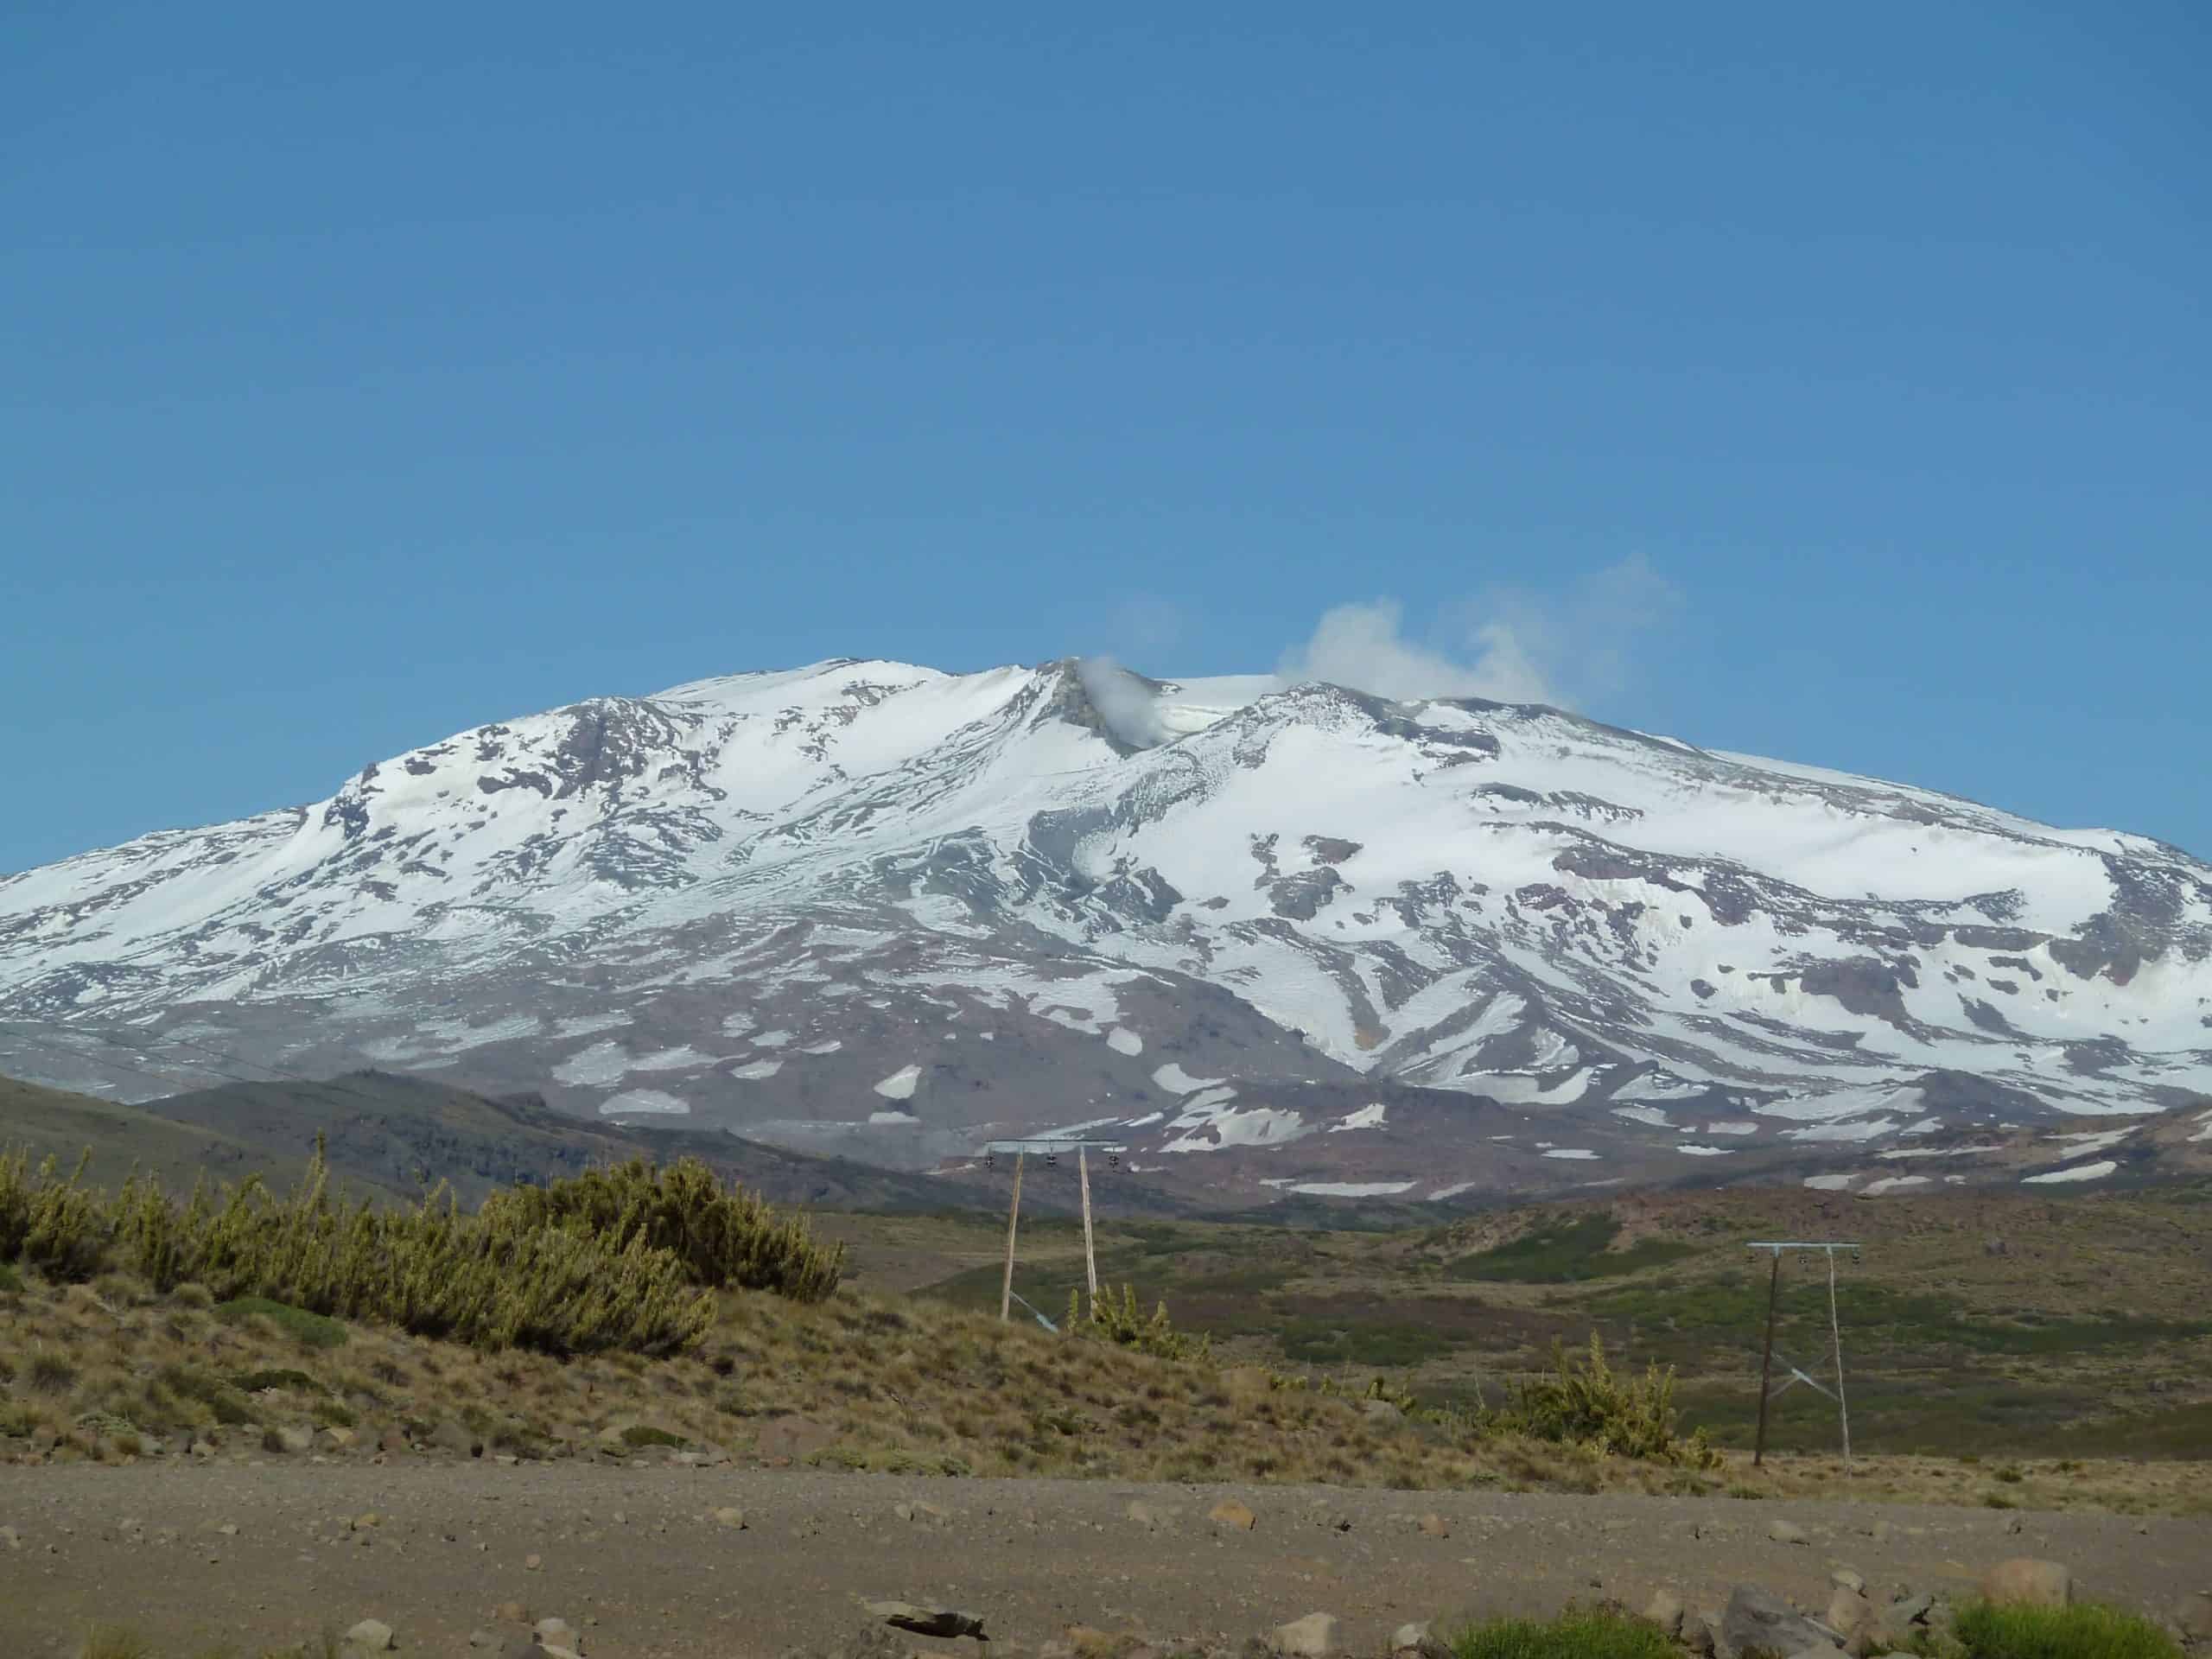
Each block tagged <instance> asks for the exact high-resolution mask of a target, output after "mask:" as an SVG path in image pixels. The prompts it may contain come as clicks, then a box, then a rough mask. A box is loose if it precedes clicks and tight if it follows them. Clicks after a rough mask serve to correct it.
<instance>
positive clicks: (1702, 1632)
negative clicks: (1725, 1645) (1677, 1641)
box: [1681, 1613, 1720, 1659]
mask: <svg viewBox="0 0 2212 1659" xmlns="http://www.w3.org/2000/svg"><path fill="white" fill-rule="evenodd" d="M1681 1643H1682V1645H1683V1646H1684V1647H1686V1648H1688V1649H1689V1650H1690V1651H1691V1652H1692V1653H1694V1654H1696V1655H1698V1656H1699V1659H1712V1656H1713V1654H1714V1653H1716V1652H1718V1651H1719V1646H1720V1615H1719V1614H1718V1613H1693V1614H1690V1615H1688V1616H1687V1617H1686V1618H1683V1620H1682V1634H1681Z"/></svg>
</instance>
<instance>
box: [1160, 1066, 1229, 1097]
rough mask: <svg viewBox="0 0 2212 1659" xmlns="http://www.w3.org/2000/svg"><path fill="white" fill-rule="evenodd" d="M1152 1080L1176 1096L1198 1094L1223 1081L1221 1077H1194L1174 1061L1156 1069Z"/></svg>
mask: <svg viewBox="0 0 2212 1659" xmlns="http://www.w3.org/2000/svg"><path fill="white" fill-rule="evenodd" d="M1152 1080H1153V1081H1154V1083H1156V1084H1159V1085H1160V1087H1161V1088H1163V1089H1165V1090H1167V1091H1168V1092H1169V1093H1170V1094H1174V1095H1191V1094H1196V1093H1197V1092H1198V1090H1201V1089H1211V1088H1212V1087H1214V1085H1215V1084H1218V1083H1220V1082H1221V1081H1222V1079H1221V1078H1219V1077H1192V1075H1191V1074H1190V1073H1189V1072H1187V1071H1185V1070H1184V1069H1183V1068H1182V1067H1181V1065H1178V1064H1177V1063H1176V1062H1175V1061H1173V1060H1170V1061H1168V1062H1167V1064H1166V1065H1161V1066H1155V1067H1154V1068H1153V1073H1152Z"/></svg>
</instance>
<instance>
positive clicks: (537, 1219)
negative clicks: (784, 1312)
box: [483, 1158, 845, 1302]
mask: <svg viewBox="0 0 2212 1659" xmlns="http://www.w3.org/2000/svg"><path fill="white" fill-rule="evenodd" d="M483 1216H484V1218H485V1219H486V1221H489V1222H493V1223H496V1224H505V1225H509V1226H512V1227H515V1228H518V1229H520V1230H524V1231H529V1230H535V1229H539V1228H547V1227H559V1228H563V1229H567V1230H571V1231H581V1232H582V1233H584V1234H586V1235H588V1236H594V1237H597V1238H601V1239H606V1240H613V1241H617V1242H626V1241H627V1240H629V1239H632V1238H634V1237H637V1236H639V1235H642V1236H644V1238H645V1243H646V1244H647V1245H648V1246H649V1247H651V1248H652V1249H661V1250H667V1251H669V1252H671V1254H672V1255H675V1257H676V1258H677V1261H679V1262H682V1263H683V1268H684V1271H685V1272H686V1273H687V1274H690V1278H691V1281H692V1282H693V1283H694V1284H699V1285H705V1286H707V1287H710V1288H712V1289H715V1290H769V1291H774V1292H775V1293H776V1294H779V1295H782V1296H788V1297H790V1298H791V1300H794V1301H801V1302H818V1301H820V1300H823V1298H825V1297H827V1296H828V1295H829V1294H830V1293H831V1292H833V1291H835V1290H836V1288H837V1279H838V1275H839V1274H841V1273H842V1271H843V1267H844V1260H845V1247H844V1246H843V1245H842V1243H836V1244H824V1243H820V1242H819V1241H817V1239H815V1238H814V1237H813V1236H812V1235H811V1234H810V1232H809V1231H808V1229H807V1224H806V1222H805V1219H804V1217H793V1218H791V1219H789V1220H785V1219H783V1218H781V1217H778V1216H777V1214H776V1212H775V1211H773V1210H772V1209H770V1208H769V1207H768V1205H766V1204H765V1203H763V1202H762V1201H761V1200H760V1198H756V1197H755V1196H754V1195H753V1194H752V1193H750V1192H746V1191H745V1190H744V1189H743V1188H741V1187H738V1186H735V1185H732V1186H731V1187H729V1188H728V1190H727V1191H725V1190H724V1189H723V1187H722V1185H721V1182H720V1181H719V1180H718V1179H716V1178H715V1173H714V1171H712V1170H711V1169H709V1168H708V1167H707V1166H706V1165H705V1164H703V1163H702V1162H701V1161H700V1160H698V1159H696V1158H679V1159H677V1160H676V1161H675V1162H674V1163H672V1164H671V1165H669V1166H667V1167H665V1168H663V1169H656V1168H654V1167H653V1166H652V1165H651V1164H649V1163H647V1162H646V1161H645V1160H644V1159H643V1158H633V1159H632V1160H630V1161H629V1162H628V1163H626V1164H620V1165H617V1166H614V1167H613V1168H612V1169H593V1170H587V1171H585V1172H584V1173H582V1174H581V1175H575V1176H569V1177H565V1178H563V1179H560V1180H557V1181H555V1182H554V1183H553V1184H552V1185H550V1186H542V1187H537V1186H519V1187H509V1188H507V1189H505V1191H503V1192H495V1193H493V1195H492V1196H491V1197H490V1198H487V1199H486V1200H485V1203H484V1209H483Z"/></svg>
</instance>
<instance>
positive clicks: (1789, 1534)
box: [1766, 1516, 1812, 1544]
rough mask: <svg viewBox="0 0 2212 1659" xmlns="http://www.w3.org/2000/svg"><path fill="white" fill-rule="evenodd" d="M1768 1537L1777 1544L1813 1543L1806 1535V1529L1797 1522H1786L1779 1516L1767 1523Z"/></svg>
mask: <svg viewBox="0 0 2212 1659" xmlns="http://www.w3.org/2000/svg"><path fill="white" fill-rule="evenodd" d="M1766 1535H1767V1536H1768V1537H1769V1538H1771V1539H1772V1540H1773V1541H1775V1542H1776V1543H1777V1544H1809V1543H1811V1542H1812V1539H1811V1538H1810V1537H1808V1535H1806V1532H1805V1529H1804V1528H1802V1527H1801V1526H1799V1525H1798V1524H1797V1523H1796V1522H1795V1521H1784V1520H1783V1519H1781V1518H1780V1517H1779V1516H1777V1518H1776V1519H1774V1520H1772V1521H1770V1522H1767V1523H1766Z"/></svg>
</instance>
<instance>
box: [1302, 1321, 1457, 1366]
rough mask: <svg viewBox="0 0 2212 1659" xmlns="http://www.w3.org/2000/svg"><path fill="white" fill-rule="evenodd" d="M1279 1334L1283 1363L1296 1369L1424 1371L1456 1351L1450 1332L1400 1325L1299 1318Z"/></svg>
mask: <svg viewBox="0 0 2212 1659" xmlns="http://www.w3.org/2000/svg"><path fill="white" fill-rule="evenodd" d="M1275 1332H1276V1339H1277V1341H1278V1342H1279V1343H1280V1344H1281V1348H1282V1354H1283V1357H1284V1358H1285V1359H1287V1360H1288V1361H1290V1362H1291V1363H1293V1364H1296V1365H1361V1366H1368V1365H1372V1366H1379V1367H1384V1368H1389V1367H1395V1366H1408V1365H1419V1364H1421V1363H1423V1362H1424V1361H1427V1360H1431V1359H1435V1358H1437V1357H1440V1356H1441V1355H1444V1354H1448V1353H1450V1352H1451V1351H1452V1348H1453V1346H1454V1344H1453V1343H1452V1338H1451V1337H1450V1336H1449V1335H1448V1334H1447V1333H1446V1332H1440V1331H1437V1330H1435V1329H1434V1328H1433V1327H1432V1326H1429V1325H1415V1324H1413V1323H1411V1322H1409V1321H1405V1320H1395V1319H1358V1320H1344V1321H1338V1320H1332V1319H1306V1318H1294V1319H1285V1320H1283V1321H1282V1322H1281V1324H1280V1325H1277V1326H1276V1327H1275Z"/></svg>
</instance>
